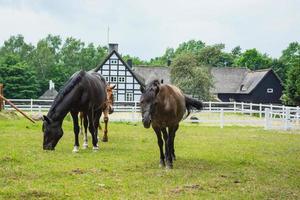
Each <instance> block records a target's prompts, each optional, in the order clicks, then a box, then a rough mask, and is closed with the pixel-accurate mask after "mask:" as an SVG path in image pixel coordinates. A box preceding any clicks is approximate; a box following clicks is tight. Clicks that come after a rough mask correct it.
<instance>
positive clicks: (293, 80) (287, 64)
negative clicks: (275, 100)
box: [279, 42, 300, 105]
mask: <svg viewBox="0 0 300 200" xmlns="http://www.w3.org/2000/svg"><path fill="white" fill-rule="evenodd" d="M279 60H280V61H281V62H283V67H282V71H286V72H287V75H286V81H285V82H286V85H285V91H284V101H285V103H287V104H294V105H300V76H299V75H300V44H299V43H298V42H292V43H290V44H289V46H288V47H287V48H286V49H285V50H283V51H282V56H281V57H280V59H279Z"/></svg>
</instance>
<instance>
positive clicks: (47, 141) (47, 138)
mask: <svg viewBox="0 0 300 200" xmlns="http://www.w3.org/2000/svg"><path fill="white" fill-rule="evenodd" d="M43 133H44V142H43V149H44V150H54V149H55V146H56V144H57V142H58V141H59V139H60V138H61V137H62V136H63V133H64V132H63V130H62V128H61V122H57V121H53V120H52V119H50V118H49V117H47V116H43Z"/></svg>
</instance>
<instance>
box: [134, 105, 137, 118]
mask: <svg viewBox="0 0 300 200" xmlns="http://www.w3.org/2000/svg"><path fill="white" fill-rule="evenodd" d="M136 116H137V113H136V101H135V102H134V121H137V117H136Z"/></svg>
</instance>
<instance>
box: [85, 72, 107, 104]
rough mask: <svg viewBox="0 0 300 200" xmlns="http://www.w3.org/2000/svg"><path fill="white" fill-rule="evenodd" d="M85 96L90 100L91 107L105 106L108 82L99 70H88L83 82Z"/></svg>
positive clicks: (86, 99)
mask: <svg viewBox="0 0 300 200" xmlns="http://www.w3.org/2000/svg"><path fill="white" fill-rule="evenodd" d="M81 86H82V88H83V97H84V98H85V101H88V102H87V103H88V104H89V107H98V108H100V107H101V106H103V104H104V102H105V100H106V83H105V80H104V79H103V77H102V76H101V75H100V74H98V73H97V72H92V71H89V72H86V73H85V76H84V78H83V80H82V82H81Z"/></svg>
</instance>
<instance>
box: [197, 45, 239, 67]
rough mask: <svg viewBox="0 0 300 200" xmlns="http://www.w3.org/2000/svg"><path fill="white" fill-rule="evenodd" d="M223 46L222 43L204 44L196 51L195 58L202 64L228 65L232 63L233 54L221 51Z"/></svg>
mask: <svg viewBox="0 0 300 200" xmlns="http://www.w3.org/2000/svg"><path fill="white" fill-rule="evenodd" d="M224 48H225V45H224V44H216V45H212V46H206V47H204V48H202V49H200V50H199V51H198V52H197V53H196V55H197V60H198V62H199V63H202V64H203V65H209V66H213V67H229V66H231V65H232V64H233V56H232V55H231V54H229V53H225V52H223V51H222V50H223V49H224Z"/></svg>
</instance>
